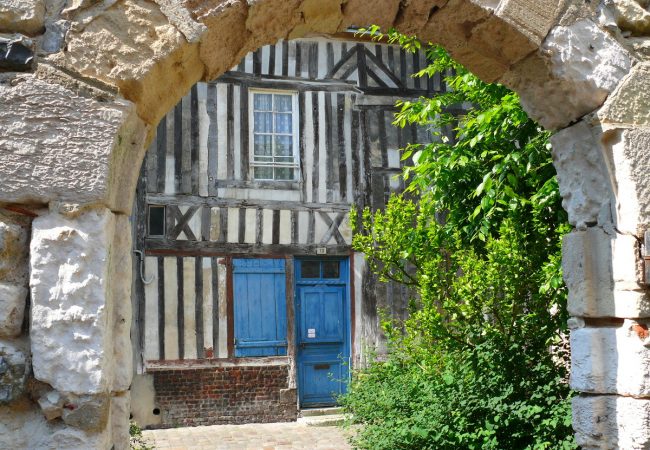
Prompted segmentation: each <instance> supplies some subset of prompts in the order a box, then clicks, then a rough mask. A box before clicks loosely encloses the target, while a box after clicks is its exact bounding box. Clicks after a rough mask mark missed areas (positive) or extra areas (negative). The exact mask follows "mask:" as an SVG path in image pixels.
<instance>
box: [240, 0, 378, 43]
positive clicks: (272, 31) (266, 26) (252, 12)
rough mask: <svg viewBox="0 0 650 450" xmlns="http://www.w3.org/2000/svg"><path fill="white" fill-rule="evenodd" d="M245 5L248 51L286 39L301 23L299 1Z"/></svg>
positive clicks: (260, 0) (273, 0) (265, 0)
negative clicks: (246, 11)
mask: <svg viewBox="0 0 650 450" xmlns="http://www.w3.org/2000/svg"><path fill="white" fill-rule="evenodd" d="M385 1H391V0H385ZM247 3H248V15H247V17H246V29H247V30H248V31H249V32H250V34H249V37H250V39H249V40H248V42H247V43H246V47H247V48H248V50H255V49H257V48H259V47H261V46H263V45H266V44H272V43H274V42H276V41H277V40H278V39H281V38H286V37H287V36H288V34H289V32H290V30H291V29H292V28H293V27H295V26H297V25H299V24H300V23H301V22H302V18H301V17H300V10H299V8H300V1H299V0H247Z"/></svg>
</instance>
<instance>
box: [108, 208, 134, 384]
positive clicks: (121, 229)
mask: <svg viewBox="0 0 650 450" xmlns="http://www.w3.org/2000/svg"><path fill="white" fill-rule="evenodd" d="M114 236H115V239H114V241H113V244H112V245H111V269H110V273H111V274H112V281H111V282H110V283H109V285H108V288H109V290H110V295H111V298H112V303H113V305H114V309H113V326H112V328H113V361H114V363H113V365H114V368H115V372H114V377H113V385H112V388H111V390H112V391H114V392H120V391H127V390H128V389H129V386H131V381H132V379H133V355H132V349H133V346H132V345H131V318H132V315H131V314H132V311H131V307H132V305H131V277H132V273H133V261H132V259H133V254H132V253H131V249H132V245H131V223H130V222H129V218H128V216H126V215H123V214H118V215H116V216H115V231H114Z"/></svg>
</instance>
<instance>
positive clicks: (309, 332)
mask: <svg viewBox="0 0 650 450" xmlns="http://www.w3.org/2000/svg"><path fill="white" fill-rule="evenodd" d="M307 337H308V338H311V339H313V338H315V337H316V328H308V329H307Z"/></svg>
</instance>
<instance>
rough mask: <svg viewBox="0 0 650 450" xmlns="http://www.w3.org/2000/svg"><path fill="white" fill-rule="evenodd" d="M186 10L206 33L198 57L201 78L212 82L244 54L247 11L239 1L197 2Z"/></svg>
mask: <svg viewBox="0 0 650 450" xmlns="http://www.w3.org/2000/svg"><path fill="white" fill-rule="evenodd" d="M188 7H189V8H190V10H191V14H192V17H194V20H196V21H197V22H201V23H202V24H204V25H205V26H206V27H207V29H208V31H207V32H206V34H205V36H204V38H203V39H202V41H201V46H200V50H199V55H200V58H201V61H203V63H204V64H205V73H204V78H205V79H206V80H212V79H214V78H216V77H217V76H218V75H219V74H221V73H223V72H225V71H226V70H228V69H230V68H231V67H232V66H234V65H235V64H237V61H238V60H239V59H241V57H242V56H244V55H245V54H246V50H245V44H246V42H247V41H248V38H249V36H250V32H249V31H248V29H247V28H246V17H247V14H248V7H247V4H246V2H244V1H242V0H229V1H224V2H199V1H196V2H189V3H188ZM169 108H171V105H170V106H169ZM166 112H167V111H163V112H162V113H163V114H165V113H166ZM161 117H162V116H161Z"/></svg>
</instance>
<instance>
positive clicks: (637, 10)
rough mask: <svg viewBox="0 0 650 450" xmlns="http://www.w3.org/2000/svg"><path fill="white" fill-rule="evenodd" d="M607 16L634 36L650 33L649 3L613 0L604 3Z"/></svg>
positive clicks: (637, 0) (636, 0) (633, 0)
mask: <svg viewBox="0 0 650 450" xmlns="http://www.w3.org/2000/svg"><path fill="white" fill-rule="evenodd" d="M603 6H604V8H603V9H604V10H605V14H606V16H607V17H609V18H611V20H612V21H613V22H614V23H615V24H616V26H617V27H618V28H620V29H621V31H624V32H628V33H629V34H631V35H632V36H647V35H648V33H650V12H648V10H647V3H646V2H643V1H639V0H612V1H608V2H605V3H604V5H603Z"/></svg>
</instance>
